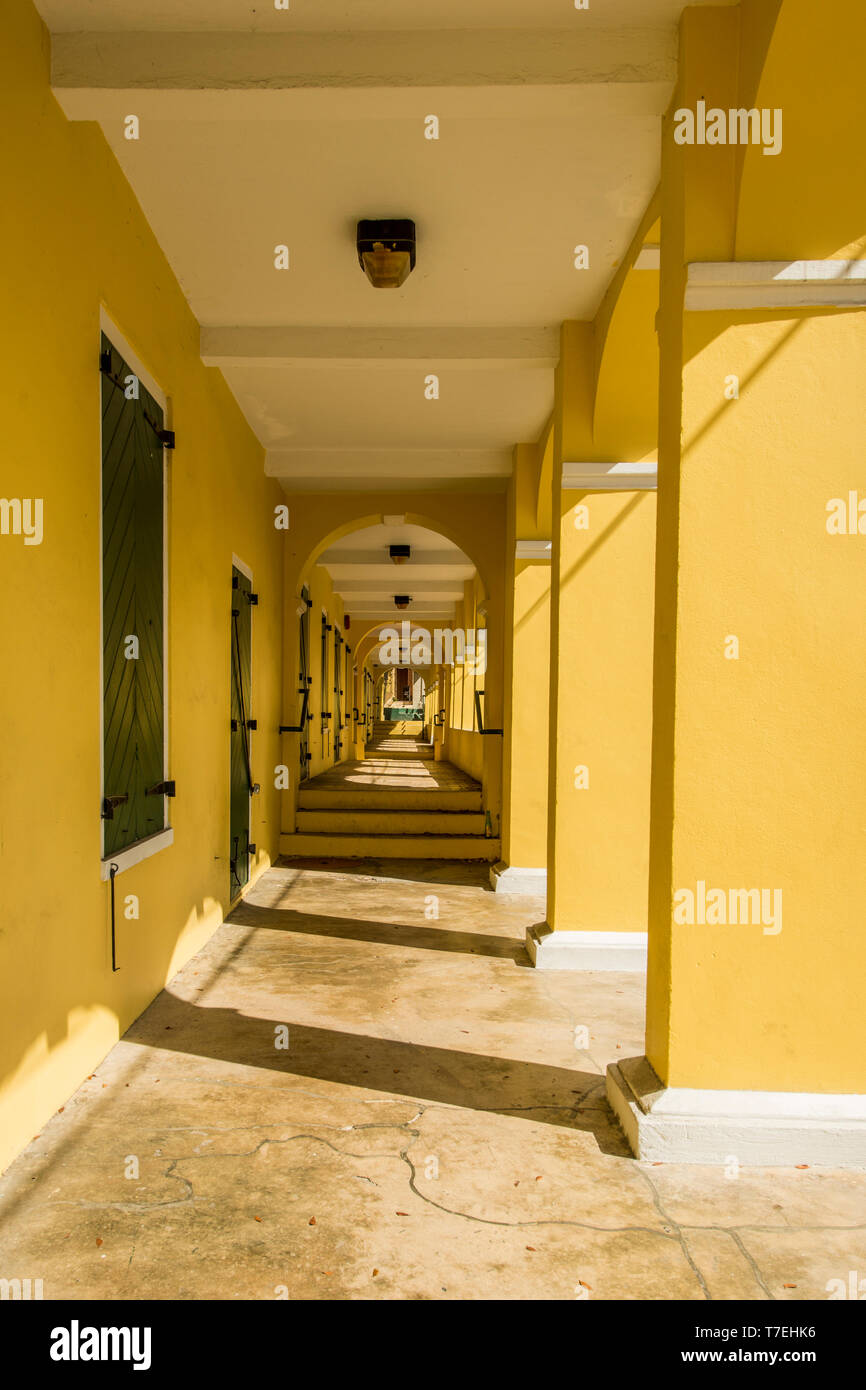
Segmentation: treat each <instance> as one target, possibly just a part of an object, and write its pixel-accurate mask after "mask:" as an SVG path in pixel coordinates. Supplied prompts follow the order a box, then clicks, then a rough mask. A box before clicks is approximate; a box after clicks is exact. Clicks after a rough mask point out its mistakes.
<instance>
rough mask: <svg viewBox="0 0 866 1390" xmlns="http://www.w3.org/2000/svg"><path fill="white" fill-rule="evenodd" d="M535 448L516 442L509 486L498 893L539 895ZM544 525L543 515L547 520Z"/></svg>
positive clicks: (544, 645) (541, 738)
mask: <svg viewBox="0 0 866 1390" xmlns="http://www.w3.org/2000/svg"><path fill="white" fill-rule="evenodd" d="M538 454H539V447H537V446H535V445H528V444H519V445H518V446H517V448H516V449H515V451H514V469H513V473H512V477H511V479H510V482H509V489H508V499H507V500H508V511H507V531H506V541H505V544H506V570H505V588H506V608H505V652H504V695H505V719H504V728H505V734H504V739H503V756H502V776H503V796H502V859H501V861H500V862H499V863H498V864H495V865H493V867H492V868H491V870H490V886H491V887H492V888H493V889H494V891H495V892H497V893H508V894H519V895H530V896H538V897H543V896H544V893H545V891H546V888H547V751H548V681H549V671H550V554H551V545H550V530H549V526H548V529H547V534H546V535H545V534H544V528H543V526H542V527H539V524H538V512H537V506H536V500H537V499H536V494H537V487H538V473H539V462H540V460H539V458H538ZM548 521H549V517H548Z"/></svg>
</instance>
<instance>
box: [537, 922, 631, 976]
mask: <svg viewBox="0 0 866 1390" xmlns="http://www.w3.org/2000/svg"><path fill="white" fill-rule="evenodd" d="M526 950H527V953H528V955H529V959H530V960H531V961H532V964H533V965H534V966H535V968H536V970H638V971H640V970H642V971H646V953H647V934H646V932H645V931H554V930H553V929H552V927H550V926H548V924H547V922H536V924H535V925H534V926H532V927H528V928H527V931H526Z"/></svg>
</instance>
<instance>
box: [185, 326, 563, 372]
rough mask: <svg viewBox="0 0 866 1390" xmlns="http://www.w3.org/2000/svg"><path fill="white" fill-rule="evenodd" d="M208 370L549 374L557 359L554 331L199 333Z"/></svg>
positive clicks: (244, 330) (267, 330) (277, 330)
mask: <svg viewBox="0 0 866 1390" xmlns="http://www.w3.org/2000/svg"><path fill="white" fill-rule="evenodd" d="M201 357H202V361H203V362H204V363H205V365H206V366H208V367H226V366H231V365H232V364H233V363H238V362H242V363H244V364H245V365H249V364H251V363H261V364H263V365H265V364H266V365H270V366H273V365H274V364H275V363H279V365H280V366H283V367H307V368H309V367H322V368H326V369H328V370H332V369H333V368H339V367H350V368H352V369H353V370H354V369H356V368H358V367H394V366H400V365H401V364H408V365H412V366H415V365H417V364H418V363H423V364H424V365H425V366H429V367H431V368H435V367H436V366H437V365H439V364H442V365H445V364H447V365H448V366H450V367H461V368H464V369H466V368H468V369H470V370H472V369H475V368H483V369H484V370H490V368H495V367H497V366H500V365H501V366H503V367H506V368H507V369H508V370H509V371H513V369H514V368H515V367H531V368H545V369H548V370H552V369H553V368H554V367H555V366H556V364H557V361H558V360H559V332H558V329H556V328H375V329H368V328H289V327H286V328H276V327H261V328H202V330H201Z"/></svg>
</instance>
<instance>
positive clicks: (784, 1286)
mask: <svg viewBox="0 0 866 1390" xmlns="http://www.w3.org/2000/svg"><path fill="white" fill-rule="evenodd" d="M796 1287H797V1285H796V1284H783V1285H782V1288H783V1289H796Z"/></svg>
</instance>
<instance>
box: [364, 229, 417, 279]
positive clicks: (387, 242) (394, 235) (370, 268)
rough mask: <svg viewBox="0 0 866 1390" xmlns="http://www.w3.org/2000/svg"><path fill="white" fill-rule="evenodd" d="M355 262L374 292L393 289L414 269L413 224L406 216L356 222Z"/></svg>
mask: <svg viewBox="0 0 866 1390" xmlns="http://www.w3.org/2000/svg"><path fill="white" fill-rule="evenodd" d="M358 260H359V262H360V265H361V269H362V270H363V271H364V273H365V275H366V276H367V279H368V280H369V281H370V284H371V285H375V287H376V289H377V290H395V289H397V288H398V287H399V286H400V285H402V284H403V282H404V280H406V279H407V278H408V276H409V272H410V271H412V270H414V269H415V223H414V222H412V221H411V220H410V219H409V218H406V217H402V218H401V217H387V218H377V219H373V220H370V219H366V220H363V221H361V222H359V223H358Z"/></svg>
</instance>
